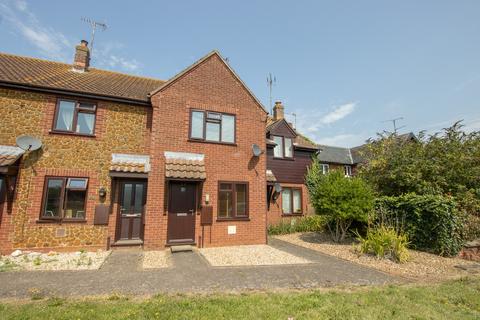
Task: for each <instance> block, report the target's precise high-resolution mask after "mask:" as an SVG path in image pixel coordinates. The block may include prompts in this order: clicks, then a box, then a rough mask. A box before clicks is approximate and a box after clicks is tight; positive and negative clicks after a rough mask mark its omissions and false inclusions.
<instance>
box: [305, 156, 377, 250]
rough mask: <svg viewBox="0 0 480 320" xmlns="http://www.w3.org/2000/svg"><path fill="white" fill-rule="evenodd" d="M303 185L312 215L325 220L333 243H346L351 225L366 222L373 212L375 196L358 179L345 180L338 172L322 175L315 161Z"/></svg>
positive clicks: (367, 186)
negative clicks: (320, 216) (308, 197)
mask: <svg viewBox="0 0 480 320" xmlns="http://www.w3.org/2000/svg"><path fill="white" fill-rule="evenodd" d="M306 184H307V189H308V191H309V195H310V199H311V203H312V205H313V207H314V208H315V212H316V213H317V214H319V215H323V216H325V217H326V218H327V221H328V223H327V226H328V229H329V230H330V233H331V235H332V239H333V240H334V241H335V242H339V241H342V240H344V239H345V236H346V234H347V232H348V230H349V228H350V225H351V224H352V222H353V221H360V222H364V223H366V222H368V220H369V217H370V214H371V213H372V212H373V204H374V196H373V192H372V190H371V188H370V187H369V185H368V184H367V183H366V182H365V181H364V180H362V179H361V178H347V177H345V176H344V174H343V172H342V171H339V170H333V171H331V172H329V173H328V174H326V175H323V174H322V172H321V170H320V164H319V162H318V160H317V159H314V160H313V162H312V165H311V166H310V168H309V170H308V173H307V176H306Z"/></svg>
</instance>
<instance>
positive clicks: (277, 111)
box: [273, 101, 285, 121]
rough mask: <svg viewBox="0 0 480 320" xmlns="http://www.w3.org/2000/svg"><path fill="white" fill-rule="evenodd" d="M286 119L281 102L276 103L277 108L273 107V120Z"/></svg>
mask: <svg viewBox="0 0 480 320" xmlns="http://www.w3.org/2000/svg"><path fill="white" fill-rule="evenodd" d="M283 118H285V115H284V107H283V104H282V102H281V101H275V106H273V120H275V121H276V120H280V119H283Z"/></svg>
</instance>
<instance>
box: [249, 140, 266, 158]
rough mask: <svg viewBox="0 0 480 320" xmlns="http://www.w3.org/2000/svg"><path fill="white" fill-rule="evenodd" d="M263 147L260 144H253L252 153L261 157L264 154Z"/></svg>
mask: <svg viewBox="0 0 480 320" xmlns="http://www.w3.org/2000/svg"><path fill="white" fill-rule="evenodd" d="M262 152H263V151H262V149H260V147H259V146H258V144H255V143H254V144H252V153H253V155H254V156H255V157H259V156H260V155H261V154H262Z"/></svg>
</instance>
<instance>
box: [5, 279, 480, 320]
mask: <svg viewBox="0 0 480 320" xmlns="http://www.w3.org/2000/svg"><path fill="white" fill-rule="evenodd" d="M479 297H480V278H465V279H461V280H455V281H450V282H445V283H442V284H434V285H428V286H420V285H415V286H411V285H410V286H394V285H391V286H386V287H365V288H354V289H352V290H350V291H347V290H330V291H326V292H322V291H306V292H297V291H295V292H282V293H248V294H239V295H232V294H223V295H218V294H217V295H173V296H172V295H159V296H156V297H154V298H150V299H146V300H130V299H129V298H128V297H123V296H118V295H115V298H113V299H109V298H104V299H99V298H90V299H68V300H66V299H59V298H51V299H48V300H45V299H44V300H42V301H36V302H28V303H24V304H22V303H18V302H16V303H4V304H0V314H1V315H2V319H285V320H286V319H288V318H293V319H295V320H297V319H479V318H480V299H479Z"/></svg>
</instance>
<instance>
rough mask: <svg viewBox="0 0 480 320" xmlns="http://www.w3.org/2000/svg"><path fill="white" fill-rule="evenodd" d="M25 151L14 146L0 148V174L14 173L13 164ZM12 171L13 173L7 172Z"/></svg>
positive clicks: (14, 167)
mask: <svg viewBox="0 0 480 320" xmlns="http://www.w3.org/2000/svg"><path fill="white" fill-rule="evenodd" d="M24 153H25V151H24V150H23V149H20V148H19V147H14V146H0V173H5V174H9V173H10V174H14V173H16V169H17V168H16V166H15V163H16V162H17V160H18V159H19V158H20V157H21V156H22V154H24ZM12 170H14V171H15V172H9V171H12Z"/></svg>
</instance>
